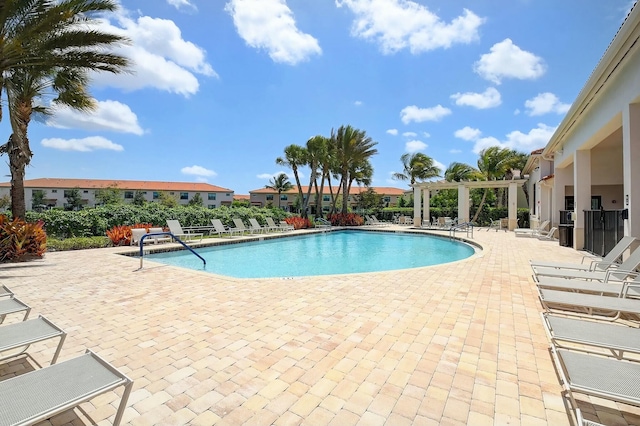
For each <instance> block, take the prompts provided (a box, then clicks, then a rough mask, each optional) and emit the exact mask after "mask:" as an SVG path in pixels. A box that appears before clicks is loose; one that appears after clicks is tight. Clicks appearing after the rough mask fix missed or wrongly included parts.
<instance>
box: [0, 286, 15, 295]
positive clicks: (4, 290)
mask: <svg viewBox="0 0 640 426" xmlns="http://www.w3.org/2000/svg"><path fill="white" fill-rule="evenodd" d="M6 296H13V291H11V290H9V287H7V286H6V285H3V286H0V297H6Z"/></svg>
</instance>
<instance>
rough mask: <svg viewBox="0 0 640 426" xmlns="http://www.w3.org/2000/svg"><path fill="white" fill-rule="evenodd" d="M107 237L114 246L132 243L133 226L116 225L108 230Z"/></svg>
mask: <svg viewBox="0 0 640 426" xmlns="http://www.w3.org/2000/svg"><path fill="white" fill-rule="evenodd" d="M107 237H109V239H110V240H111V243H112V244H113V245H114V246H124V245H129V244H131V227H130V226H127V225H116V226H114V227H113V228H111V229H109V230H107Z"/></svg>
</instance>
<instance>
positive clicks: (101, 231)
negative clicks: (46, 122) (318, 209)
mask: <svg viewBox="0 0 640 426" xmlns="http://www.w3.org/2000/svg"><path fill="white" fill-rule="evenodd" d="M267 216H271V217H273V218H274V220H275V221H276V222H278V221H280V220H283V219H284V218H285V217H288V216H290V214H289V213H287V212H285V211H283V210H281V209H267V208H257V207H225V206H223V207H220V208H217V209H207V208H204V207H189V206H179V207H164V206H162V205H160V204H156V203H150V204H147V205H144V206H134V205H132V204H124V205H115V206H103V207H97V208H91V209H84V210H80V211H77V212H74V211H64V210H47V211H44V212H40V213H38V212H34V211H29V212H27V214H26V219H27V221H28V222H36V221H38V220H41V221H43V222H44V227H45V230H46V232H47V235H49V236H52V237H55V238H74V237H93V236H104V235H105V233H106V231H107V229H111V228H113V227H114V226H117V225H135V224H136V223H150V224H152V225H154V226H163V227H164V226H166V224H167V219H177V220H179V221H180V224H181V225H182V226H207V225H211V219H220V220H221V221H222V223H224V224H225V225H232V224H233V220H232V219H233V218H240V219H242V220H244V221H247V220H248V219H249V218H252V217H253V218H256V219H257V220H258V222H260V224H261V225H265V224H266V220H265V218H266V217H267Z"/></svg>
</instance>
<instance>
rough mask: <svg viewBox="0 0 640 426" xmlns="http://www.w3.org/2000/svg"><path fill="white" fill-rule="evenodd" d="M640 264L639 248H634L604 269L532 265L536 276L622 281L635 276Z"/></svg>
mask: <svg viewBox="0 0 640 426" xmlns="http://www.w3.org/2000/svg"><path fill="white" fill-rule="evenodd" d="M639 266H640V250H634V251H633V252H632V253H631V254H630V255H629V257H627V259H626V260H625V261H624V262H622V263H621V264H619V265H618V264H610V265H609V267H608V268H607V269H606V270H596V271H584V270H577V269H566V268H548V267H547V268H545V267H537V266H533V267H532V269H533V273H534V274H535V275H536V276H537V277H540V276H547V277H560V278H579V279H583V280H595V281H605V282H606V281H623V280H625V279H627V277H629V276H633V277H635V276H637V275H638V274H637V273H636V272H635V270H636V269H637V268H638V267H639Z"/></svg>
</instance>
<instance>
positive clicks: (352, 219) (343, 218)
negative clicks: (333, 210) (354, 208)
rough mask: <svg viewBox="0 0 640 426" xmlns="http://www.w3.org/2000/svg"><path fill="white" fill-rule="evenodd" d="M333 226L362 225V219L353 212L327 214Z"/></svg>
mask: <svg viewBox="0 0 640 426" xmlns="http://www.w3.org/2000/svg"><path fill="white" fill-rule="evenodd" d="M327 219H329V221H330V222H331V225H333V226H362V225H364V219H363V218H362V216H360V215H357V214H355V213H347V214H343V213H337V214H331V215H329V216H327Z"/></svg>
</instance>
